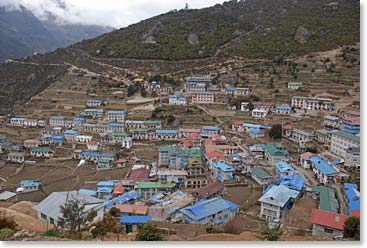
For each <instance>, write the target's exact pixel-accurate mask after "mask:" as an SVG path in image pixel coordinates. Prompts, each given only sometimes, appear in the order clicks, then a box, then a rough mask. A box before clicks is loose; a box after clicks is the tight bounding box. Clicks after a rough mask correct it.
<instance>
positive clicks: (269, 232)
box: [260, 227, 284, 241]
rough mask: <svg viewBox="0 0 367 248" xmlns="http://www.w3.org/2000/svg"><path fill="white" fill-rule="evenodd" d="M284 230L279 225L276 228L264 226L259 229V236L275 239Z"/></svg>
mask: <svg viewBox="0 0 367 248" xmlns="http://www.w3.org/2000/svg"><path fill="white" fill-rule="evenodd" d="M283 233H284V230H282V229H281V228H280V227H277V228H265V229H263V230H261V236H260V238H261V239H262V240H268V241H277V240H279V238H280V237H281V236H282V235H283Z"/></svg>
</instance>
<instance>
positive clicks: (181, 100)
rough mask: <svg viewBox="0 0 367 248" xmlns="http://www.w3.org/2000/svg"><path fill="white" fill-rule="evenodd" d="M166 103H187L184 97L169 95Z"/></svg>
mask: <svg viewBox="0 0 367 248" xmlns="http://www.w3.org/2000/svg"><path fill="white" fill-rule="evenodd" d="M168 104H172V105H187V100H186V98H185V97H182V96H176V95H170V96H169V98H168Z"/></svg>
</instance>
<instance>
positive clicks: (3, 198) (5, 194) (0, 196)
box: [0, 191, 16, 201]
mask: <svg viewBox="0 0 367 248" xmlns="http://www.w3.org/2000/svg"><path fill="white" fill-rule="evenodd" d="M15 195H16V193H14V192H10V191H4V192H1V193H0V201H6V200H9V199H10V198H12V197H13V196H15Z"/></svg>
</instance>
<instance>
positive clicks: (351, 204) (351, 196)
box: [344, 183, 361, 216]
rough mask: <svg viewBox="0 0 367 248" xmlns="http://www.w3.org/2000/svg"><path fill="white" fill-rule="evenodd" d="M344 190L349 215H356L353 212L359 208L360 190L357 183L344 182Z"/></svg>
mask: <svg viewBox="0 0 367 248" xmlns="http://www.w3.org/2000/svg"><path fill="white" fill-rule="evenodd" d="M344 192H345V195H346V197H347V199H348V201H347V202H348V209H349V215H353V216H357V215H356V214H354V212H359V211H360V209H361V200H360V192H359V191H358V186H357V184H354V183H344Z"/></svg>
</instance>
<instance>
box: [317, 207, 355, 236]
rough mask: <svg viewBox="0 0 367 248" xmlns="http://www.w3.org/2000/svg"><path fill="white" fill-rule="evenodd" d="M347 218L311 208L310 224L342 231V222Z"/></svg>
mask: <svg viewBox="0 0 367 248" xmlns="http://www.w3.org/2000/svg"><path fill="white" fill-rule="evenodd" d="M347 219H348V216H346V215H342V214H337V213H333V212H328V211H323V210H319V209H315V208H313V209H312V211H311V218H310V222H311V223H312V224H317V225H320V226H324V227H330V228H333V229H337V230H341V231H342V230H343V229H344V222H345V221H346V220H347Z"/></svg>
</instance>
